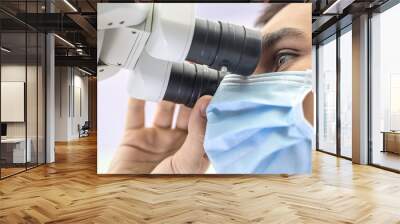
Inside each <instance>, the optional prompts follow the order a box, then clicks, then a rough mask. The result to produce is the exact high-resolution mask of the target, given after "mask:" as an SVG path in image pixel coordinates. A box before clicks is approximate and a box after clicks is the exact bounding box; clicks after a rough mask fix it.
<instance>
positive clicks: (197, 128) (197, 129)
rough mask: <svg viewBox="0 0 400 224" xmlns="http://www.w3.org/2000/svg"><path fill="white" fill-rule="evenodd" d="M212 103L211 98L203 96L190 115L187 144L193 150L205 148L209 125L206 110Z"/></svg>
mask: <svg viewBox="0 0 400 224" xmlns="http://www.w3.org/2000/svg"><path fill="white" fill-rule="evenodd" d="M210 101H211V96H202V97H201V98H200V99H198V100H197V102H196V105H194V107H193V109H192V113H191V114H190V118H189V124H188V136H187V138H186V139H187V141H186V142H187V144H188V145H189V146H191V147H193V148H203V142H204V135H205V132H206V123H207V117H206V109H207V106H208V104H209V103H210ZM197 151H200V150H197Z"/></svg>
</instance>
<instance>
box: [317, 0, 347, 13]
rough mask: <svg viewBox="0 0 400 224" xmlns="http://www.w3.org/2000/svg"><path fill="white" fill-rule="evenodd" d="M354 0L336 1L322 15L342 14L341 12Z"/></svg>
mask: <svg viewBox="0 0 400 224" xmlns="http://www.w3.org/2000/svg"><path fill="white" fill-rule="evenodd" d="M353 2H354V0H336V1H335V2H334V3H333V4H332V5H330V6H329V7H328V8H327V9H326V10H325V11H324V12H323V13H322V14H323V15H327V14H342V13H343V10H344V9H345V8H347V6H349V5H351V4H352V3H353Z"/></svg>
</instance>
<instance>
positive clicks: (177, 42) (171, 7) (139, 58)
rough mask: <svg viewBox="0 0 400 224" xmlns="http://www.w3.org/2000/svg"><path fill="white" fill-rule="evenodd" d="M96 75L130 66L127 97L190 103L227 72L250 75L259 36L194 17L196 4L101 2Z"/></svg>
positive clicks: (102, 76) (214, 86) (210, 89)
mask: <svg viewBox="0 0 400 224" xmlns="http://www.w3.org/2000/svg"><path fill="white" fill-rule="evenodd" d="M97 8H98V16H97V30H98V35H97V41H98V43H97V46H98V49H97V51H98V52H97V62H98V67H97V74H98V80H99V81H101V80H104V79H106V78H108V77H110V76H112V75H114V74H116V73H117V72H118V71H119V70H121V69H127V70H129V72H130V74H129V81H128V92H129V95H130V96H131V97H134V98H138V99H143V100H149V101H156V102H157V101H161V100H167V101H172V102H175V103H178V104H184V105H186V106H189V107H192V106H193V105H194V104H195V102H196V100H197V99H198V98H199V97H201V96H203V95H213V94H214V93H215V91H216V89H217V87H218V85H219V83H220V81H221V80H222V78H223V76H224V75H225V74H227V73H233V74H238V75H243V76H248V75H250V74H252V73H253V71H254V70H255V68H256V66H257V64H258V61H259V59H260V55H261V34H260V33H259V32H258V31H256V30H252V29H249V28H246V27H244V26H239V25H235V24H229V23H225V22H221V21H217V22H215V21H209V20H205V19H201V18H196V16H195V4H194V3H168V4H166V3H99V4H98V5H97Z"/></svg>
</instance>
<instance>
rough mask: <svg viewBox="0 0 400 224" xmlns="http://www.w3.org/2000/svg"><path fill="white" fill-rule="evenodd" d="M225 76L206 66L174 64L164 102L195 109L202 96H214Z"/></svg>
mask: <svg viewBox="0 0 400 224" xmlns="http://www.w3.org/2000/svg"><path fill="white" fill-rule="evenodd" d="M223 74H224V73H223V72H220V71H217V70H214V69H210V68H208V67H207V66H205V65H198V64H191V63H188V62H184V63H173V64H172V67H171V74H170V77H169V80H168V85H167V89H166V91H165V94H164V98H163V100H167V101H172V102H175V103H178V104H184V105H186V106H188V107H193V106H194V104H195V103H196V101H197V99H198V98H200V97H201V96H204V95H214V93H215V91H216V90H217V88H218V86H219V83H220V82H221V80H222V78H223V76H224V75H223Z"/></svg>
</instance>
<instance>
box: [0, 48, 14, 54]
mask: <svg viewBox="0 0 400 224" xmlns="http://www.w3.org/2000/svg"><path fill="white" fill-rule="evenodd" d="M0 49H1V50H2V51H4V52H6V53H10V52H11V50H10V49H7V48H5V47H1V48H0Z"/></svg>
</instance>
